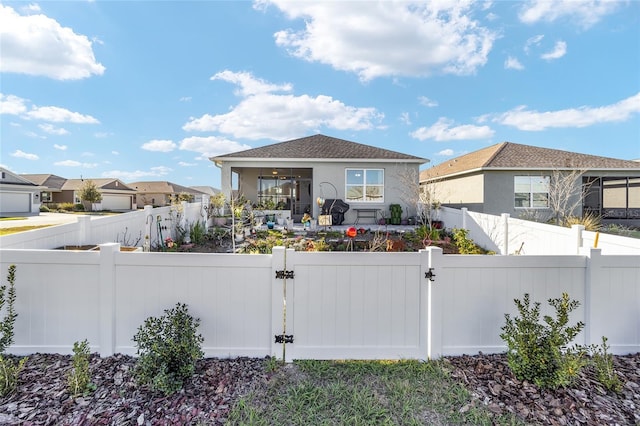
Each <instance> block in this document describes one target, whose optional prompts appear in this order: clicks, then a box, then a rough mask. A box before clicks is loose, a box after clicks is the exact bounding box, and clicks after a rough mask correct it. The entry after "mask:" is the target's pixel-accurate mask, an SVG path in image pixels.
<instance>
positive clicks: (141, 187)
mask: <svg viewBox="0 0 640 426" xmlns="http://www.w3.org/2000/svg"><path fill="white" fill-rule="evenodd" d="M127 185H128V186H129V187H131V188H134V189H135V190H136V191H137V192H138V194H144V193H147V194H180V193H183V192H184V193H188V194H193V195H204V194H205V193H204V192H202V191H199V190H197V189H194V188H188V187H186V186H182V185H178V184H177V183H173V182H169V181H166V180H155V181H140V182H130V183H128V184H127Z"/></svg>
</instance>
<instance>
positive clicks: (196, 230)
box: [189, 220, 207, 244]
mask: <svg viewBox="0 0 640 426" xmlns="http://www.w3.org/2000/svg"><path fill="white" fill-rule="evenodd" d="M206 234H207V227H206V226H205V224H204V223H203V222H201V221H199V220H198V221H196V222H194V223H192V224H191V225H190V226H189V238H190V239H191V242H192V243H194V244H202V243H203V242H204V238H205V235H206Z"/></svg>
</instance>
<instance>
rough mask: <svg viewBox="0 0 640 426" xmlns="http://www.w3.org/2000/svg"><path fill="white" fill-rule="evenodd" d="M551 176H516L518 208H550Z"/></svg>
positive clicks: (515, 190)
mask: <svg viewBox="0 0 640 426" xmlns="http://www.w3.org/2000/svg"><path fill="white" fill-rule="evenodd" d="M549 180H550V179H549V176H516V177H515V180H514V193H515V206H516V208H547V207H549Z"/></svg>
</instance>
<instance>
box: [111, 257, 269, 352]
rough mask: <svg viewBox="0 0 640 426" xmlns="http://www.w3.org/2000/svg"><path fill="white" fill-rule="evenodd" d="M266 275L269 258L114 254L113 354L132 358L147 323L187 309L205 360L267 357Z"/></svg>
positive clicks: (267, 273) (267, 302)
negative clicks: (137, 337) (184, 306)
mask: <svg viewBox="0 0 640 426" xmlns="http://www.w3.org/2000/svg"><path fill="white" fill-rule="evenodd" d="M248 260H250V261H248ZM270 272H271V259H270V256H268V255H254V256H251V257H250V258H249V257H248V256H247V257H245V256H234V255H226V254H197V253H118V254H117V262H116V271H115V318H116V328H115V351H116V352H120V353H126V354H131V353H133V352H134V351H135V349H134V346H133V342H132V340H131V339H132V337H133V335H134V334H135V332H136V330H137V327H138V326H139V325H141V324H142V323H143V322H144V319H145V318H147V317H149V316H159V315H162V314H163V311H164V310H165V309H169V308H172V307H174V306H175V304H176V303H186V304H187V305H188V307H189V312H190V313H191V315H192V316H193V317H194V318H200V320H201V324H200V327H199V330H198V331H199V332H200V333H201V334H202V336H203V337H204V343H203V350H204V352H205V354H206V356H216V357H231V356H267V355H269V354H270V351H271V279H270Z"/></svg>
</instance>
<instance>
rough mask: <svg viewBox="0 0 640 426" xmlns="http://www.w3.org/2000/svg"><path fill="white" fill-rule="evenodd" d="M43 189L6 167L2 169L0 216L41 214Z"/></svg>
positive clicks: (0, 177)
mask: <svg viewBox="0 0 640 426" xmlns="http://www.w3.org/2000/svg"><path fill="white" fill-rule="evenodd" d="M42 189H43V188H42V187H40V186H38V185H37V184H35V183H33V182H31V181H30V180H28V179H25V178H24V177H22V176H19V175H17V174H15V173H13V172H10V171H9V170H7V169H5V168H4V167H0V215H1V216H15V215H38V214H40V191H41V190H42Z"/></svg>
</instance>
